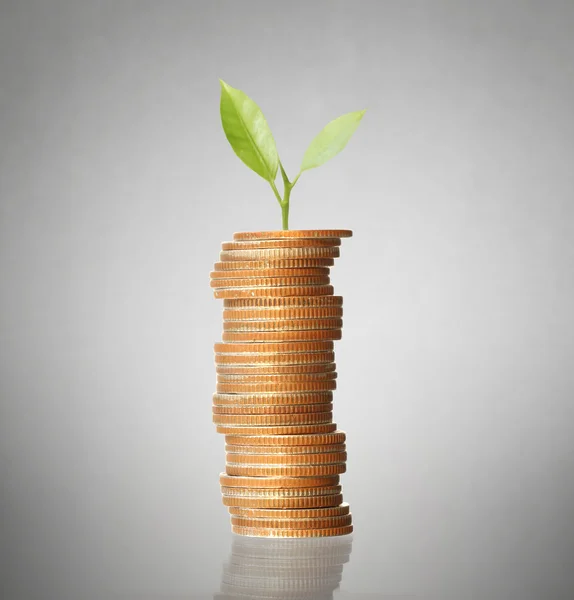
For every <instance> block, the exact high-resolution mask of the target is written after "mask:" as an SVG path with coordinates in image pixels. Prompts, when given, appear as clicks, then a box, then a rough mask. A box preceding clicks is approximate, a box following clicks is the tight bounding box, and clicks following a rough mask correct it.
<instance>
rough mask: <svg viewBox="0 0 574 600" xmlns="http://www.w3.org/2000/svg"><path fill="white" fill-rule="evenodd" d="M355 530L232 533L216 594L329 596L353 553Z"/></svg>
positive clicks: (221, 597) (320, 599) (218, 599)
mask: <svg viewBox="0 0 574 600" xmlns="http://www.w3.org/2000/svg"><path fill="white" fill-rule="evenodd" d="M352 542H353V540H352V536H349V535H346V536H341V537H325V538H309V539H281V538H273V539H270V538H255V537H245V536H235V535H234V536H233V542H232V545H231V556H230V557H229V560H228V561H227V562H225V563H224V564H223V574H222V577H221V591H220V592H219V593H216V594H214V596H213V598H214V600H226V599H228V598H229V599H235V600H237V599H238V598H239V599H241V598H244V599H248V598H251V599H252V598H273V599H276V600H281V599H287V598H289V599H294V598H297V599H305V600H307V599H309V600H311V599H312V600H331V599H332V598H333V592H334V591H335V590H336V589H338V588H339V585H340V583H341V580H342V578H343V565H344V564H345V563H347V562H348V561H349V559H350V557H351V550H352Z"/></svg>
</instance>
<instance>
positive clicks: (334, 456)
mask: <svg viewBox="0 0 574 600" xmlns="http://www.w3.org/2000/svg"><path fill="white" fill-rule="evenodd" d="M226 460H227V462H228V463H229V464H242V465H327V464H334V463H342V462H345V461H346V460H347V453H346V452H316V453H313V454H279V453H274V454H248V453H245V452H241V453H237V452H227V453H226Z"/></svg>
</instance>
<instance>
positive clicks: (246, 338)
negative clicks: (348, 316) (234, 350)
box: [221, 329, 342, 342]
mask: <svg viewBox="0 0 574 600" xmlns="http://www.w3.org/2000/svg"><path fill="white" fill-rule="evenodd" d="M341 337H342V331H341V329H300V330H296V331H289V330H287V331H224V332H223V335H222V336H221V339H222V340H223V341H224V342H283V341H285V342H306V341H308V340H340V339H341Z"/></svg>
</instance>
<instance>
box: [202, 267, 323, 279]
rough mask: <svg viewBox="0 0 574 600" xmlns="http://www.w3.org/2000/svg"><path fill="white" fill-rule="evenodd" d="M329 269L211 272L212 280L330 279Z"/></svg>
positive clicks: (306, 268) (305, 268)
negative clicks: (255, 278)
mask: <svg viewBox="0 0 574 600" xmlns="http://www.w3.org/2000/svg"><path fill="white" fill-rule="evenodd" d="M330 272H331V269H329V267H301V268H291V269H239V270H234V271H231V270H225V271H211V273H210V274H209V277H210V278H211V279H246V278H249V277H262V278H263V277H328V276H329V273H330Z"/></svg>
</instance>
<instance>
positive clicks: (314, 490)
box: [221, 483, 342, 500]
mask: <svg viewBox="0 0 574 600" xmlns="http://www.w3.org/2000/svg"><path fill="white" fill-rule="evenodd" d="M341 489H342V488H341V486H340V485H339V484H338V483H337V484H334V485H327V486H314V487H307V488H305V487H292V488H260V487H256V488H253V487H236V486H225V485H222V486H221V493H222V494H223V495H224V496H234V497H240V498H260V499H269V500H271V499H281V498H309V497H312V496H333V495H336V494H341Z"/></svg>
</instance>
